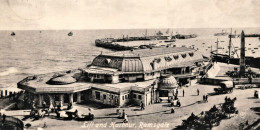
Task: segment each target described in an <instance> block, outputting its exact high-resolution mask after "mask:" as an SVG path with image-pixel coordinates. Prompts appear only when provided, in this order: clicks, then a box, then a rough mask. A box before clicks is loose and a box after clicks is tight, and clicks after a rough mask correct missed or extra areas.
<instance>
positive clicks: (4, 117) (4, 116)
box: [3, 114, 6, 123]
mask: <svg viewBox="0 0 260 130" xmlns="http://www.w3.org/2000/svg"><path fill="white" fill-rule="evenodd" d="M5 119H6V115H5V114H3V123H5Z"/></svg>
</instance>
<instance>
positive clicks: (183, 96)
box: [182, 89, 184, 97]
mask: <svg viewBox="0 0 260 130" xmlns="http://www.w3.org/2000/svg"><path fill="white" fill-rule="evenodd" d="M182 96H183V97H184V89H183V90H182Z"/></svg>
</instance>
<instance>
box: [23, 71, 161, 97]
mask: <svg viewBox="0 0 260 130" xmlns="http://www.w3.org/2000/svg"><path fill="white" fill-rule="evenodd" d="M72 74H73V73H72ZM72 74H67V75H65V76H66V77H70V76H71V75H72ZM54 75H55V73H50V74H44V75H38V76H29V77H27V78H25V79H24V80H22V81H20V82H19V83H18V88H20V89H23V90H26V91H29V92H32V93H74V92H79V91H83V90H88V89H91V88H93V89H100V90H102V91H109V92H112V93H117V94H119V93H121V92H126V91H131V90H135V91H138V92H145V91H147V90H148V89H149V87H150V86H151V84H153V83H154V81H155V80H156V79H154V80H148V81H143V82H135V83H129V82H125V83H117V84H110V83H89V82H74V83H70V84H62V85H61V84H48V83H47V82H48V81H49V80H50V79H52V77H53V76H54Z"/></svg>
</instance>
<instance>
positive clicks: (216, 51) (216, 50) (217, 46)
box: [216, 38, 218, 54]
mask: <svg viewBox="0 0 260 130" xmlns="http://www.w3.org/2000/svg"><path fill="white" fill-rule="evenodd" d="M216 43H217V49H216V54H218V38H217V42H216Z"/></svg>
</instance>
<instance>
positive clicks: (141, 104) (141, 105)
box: [140, 101, 144, 110]
mask: <svg viewBox="0 0 260 130" xmlns="http://www.w3.org/2000/svg"><path fill="white" fill-rule="evenodd" d="M140 107H141V110H144V103H143V102H142V101H141V103H140Z"/></svg>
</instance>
